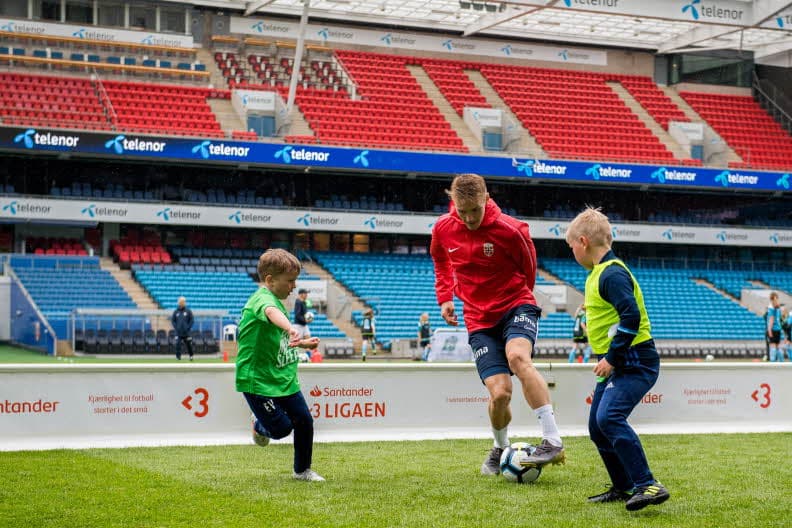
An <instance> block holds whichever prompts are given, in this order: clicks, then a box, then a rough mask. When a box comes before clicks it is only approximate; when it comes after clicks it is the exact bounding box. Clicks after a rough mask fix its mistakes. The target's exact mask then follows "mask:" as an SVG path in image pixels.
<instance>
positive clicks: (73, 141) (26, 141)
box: [14, 128, 80, 148]
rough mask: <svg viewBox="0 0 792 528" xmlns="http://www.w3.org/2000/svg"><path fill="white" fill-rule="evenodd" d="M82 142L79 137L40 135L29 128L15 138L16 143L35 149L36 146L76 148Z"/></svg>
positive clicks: (49, 133) (48, 133)
mask: <svg viewBox="0 0 792 528" xmlns="http://www.w3.org/2000/svg"><path fill="white" fill-rule="evenodd" d="M79 142H80V137H79V136H61V135H58V134H52V133H51V132H46V133H44V134H39V133H38V132H36V129H34V128H29V129H27V130H25V131H24V132H22V133H21V134H17V135H16V137H14V143H22V144H23V145H25V148H33V147H34V146H35V145H42V146H45V147H76V146H77V143H79Z"/></svg>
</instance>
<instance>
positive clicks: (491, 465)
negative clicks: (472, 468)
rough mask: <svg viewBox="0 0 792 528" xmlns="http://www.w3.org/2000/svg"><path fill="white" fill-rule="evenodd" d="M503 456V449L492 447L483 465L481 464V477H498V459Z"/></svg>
mask: <svg viewBox="0 0 792 528" xmlns="http://www.w3.org/2000/svg"><path fill="white" fill-rule="evenodd" d="M502 454H503V449H502V448H500V447H493V448H492V451H490V453H489V455H487V458H485V459H484V463H483V464H481V474H482V475H499V474H500V459H501V455H502Z"/></svg>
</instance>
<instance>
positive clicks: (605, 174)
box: [586, 163, 632, 180]
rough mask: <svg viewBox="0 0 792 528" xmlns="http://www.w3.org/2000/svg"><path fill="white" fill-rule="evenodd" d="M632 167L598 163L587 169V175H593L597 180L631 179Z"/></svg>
mask: <svg viewBox="0 0 792 528" xmlns="http://www.w3.org/2000/svg"><path fill="white" fill-rule="evenodd" d="M631 175H632V169H617V168H616V167H609V166H607V165H606V166H602V165H600V164H599V163H596V164H594V165H592V166H591V167H589V168H588V169H586V176H591V177H592V178H594V179H595V180H599V179H600V178H621V179H630V177H631Z"/></svg>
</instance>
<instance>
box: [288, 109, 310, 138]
mask: <svg viewBox="0 0 792 528" xmlns="http://www.w3.org/2000/svg"><path fill="white" fill-rule="evenodd" d="M284 102H285V101H284ZM289 119H290V121H291V125H290V126H289V133H288V135H290V136H314V135H316V134H314V131H313V130H312V129H311V126H310V125H309V124H308V121H307V120H306V119H305V116H304V115H303V113H302V111H301V110H300V109H299V108H298V107H297V105H296V104H295V105H294V107H293V108H292V111H291V114H289Z"/></svg>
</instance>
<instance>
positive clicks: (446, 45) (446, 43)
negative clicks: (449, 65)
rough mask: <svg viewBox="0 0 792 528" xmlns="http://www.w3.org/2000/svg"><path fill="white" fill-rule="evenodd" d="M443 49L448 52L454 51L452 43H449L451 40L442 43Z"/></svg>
mask: <svg viewBox="0 0 792 528" xmlns="http://www.w3.org/2000/svg"><path fill="white" fill-rule="evenodd" d="M443 47H444V48H445V49H447V50H448V51H454V43H453V42H451V39H448V40H444V41H443Z"/></svg>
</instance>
